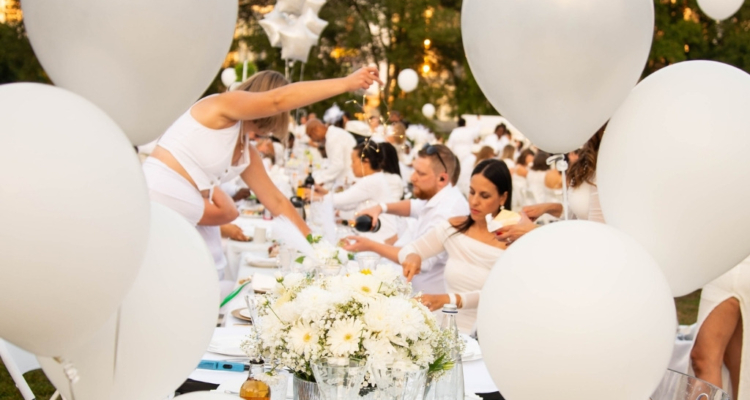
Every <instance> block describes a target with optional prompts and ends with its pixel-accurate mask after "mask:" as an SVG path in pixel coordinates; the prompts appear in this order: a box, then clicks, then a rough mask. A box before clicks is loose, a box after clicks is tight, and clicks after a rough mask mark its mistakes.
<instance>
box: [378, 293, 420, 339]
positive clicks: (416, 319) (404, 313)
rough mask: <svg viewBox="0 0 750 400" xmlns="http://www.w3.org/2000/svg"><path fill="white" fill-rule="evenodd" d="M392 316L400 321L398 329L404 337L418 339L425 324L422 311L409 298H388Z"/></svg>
mask: <svg viewBox="0 0 750 400" xmlns="http://www.w3.org/2000/svg"><path fill="white" fill-rule="evenodd" d="M387 306H388V309H389V310H390V313H391V316H392V317H393V318H395V319H396V320H397V321H399V325H398V331H399V333H400V334H401V337H403V338H404V339H410V340H417V339H418V338H419V334H420V332H421V331H422V330H423V329H424V326H425V317H424V314H422V312H421V311H420V310H419V309H418V308H416V307H412V305H411V303H410V301H409V300H405V299H401V298H397V297H393V298H389V299H388V300H387Z"/></svg>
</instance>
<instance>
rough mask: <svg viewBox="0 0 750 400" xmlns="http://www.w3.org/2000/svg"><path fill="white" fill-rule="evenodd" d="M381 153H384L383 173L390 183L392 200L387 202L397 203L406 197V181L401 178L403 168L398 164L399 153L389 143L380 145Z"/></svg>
mask: <svg viewBox="0 0 750 400" xmlns="http://www.w3.org/2000/svg"><path fill="white" fill-rule="evenodd" d="M379 146H380V151H381V152H382V153H383V173H384V174H385V179H386V180H387V181H388V187H389V189H390V195H391V199H390V200H388V201H387V202H388V203H390V202H396V201H399V200H401V199H402V198H403V197H404V186H405V185H404V179H403V178H402V177H401V166H400V165H399V162H398V151H397V150H396V148H395V147H393V145H392V144H390V143H388V142H382V143H379Z"/></svg>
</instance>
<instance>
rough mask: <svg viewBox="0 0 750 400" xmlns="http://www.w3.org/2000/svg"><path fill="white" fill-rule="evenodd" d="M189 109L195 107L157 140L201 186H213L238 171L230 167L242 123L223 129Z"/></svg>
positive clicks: (199, 188)
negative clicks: (199, 118)
mask: <svg viewBox="0 0 750 400" xmlns="http://www.w3.org/2000/svg"><path fill="white" fill-rule="evenodd" d="M196 104H197V103H196ZM190 110H192V107H191V108H190V109H189V110H187V111H186V112H185V113H184V114H182V116H180V117H179V118H177V120H176V121H175V122H174V123H172V125H171V126H170V127H169V128H167V131H166V132H164V134H163V135H162V136H161V138H160V139H159V143H158V144H159V146H161V147H163V148H164V149H166V150H167V151H169V152H170V153H172V155H173V156H174V158H175V159H177V161H178V162H179V163H180V165H182V167H183V168H185V171H187V173H188V175H190V178H192V179H193V182H195V185H196V186H197V187H198V190H210V189H211V188H212V187H214V186H217V185H219V184H220V183H221V182H222V181H223V180H226V178H227V177H228V175H229V174H230V173H231V172H234V173H235V174H236V169H235V168H230V167H231V166H232V155H233V154H234V147H235V146H236V145H237V138H238V137H239V134H240V127H241V123H240V122H237V123H236V124H235V125H232V126H230V127H229V128H224V129H211V128H207V127H205V126H203V125H202V124H201V123H200V122H198V121H196V120H195V118H193V116H192V115H191V114H190ZM244 153H245V154H244V157H245V158H244V159H242V160H241V161H240V165H241V164H244V163H246V164H245V167H246V166H247V164H249V157H248V152H247V149H246V148H245V152H244ZM233 169H234V171H232V170H233ZM243 169H244V168H243ZM235 176H236V175H235Z"/></svg>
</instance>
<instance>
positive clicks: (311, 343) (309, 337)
mask: <svg viewBox="0 0 750 400" xmlns="http://www.w3.org/2000/svg"><path fill="white" fill-rule="evenodd" d="M319 338H320V335H319V333H318V331H317V329H315V328H314V327H313V326H312V325H310V324H304V323H299V324H295V325H294V326H292V328H291V329H290V330H289V343H290V344H291V347H292V350H294V352H295V353H297V354H310V353H311V352H312V350H313V347H315V346H317V345H318V339H319Z"/></svg>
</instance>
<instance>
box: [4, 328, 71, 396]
mask: <svg viewBox="0 0 750 400" xmlns="http://www.w3.org/2000/svg"><path fill="white" fill-rule="evenodd" d="M0 358H2V359H3V363H4V364H5V368H7V369H8V373H10V377H11V378H13V381H14V382H15V383H16V387H17V388H18V391H20V392H21V396H23V398H24V399H25V400H34V399H36V396H34V393H33V392H32V391H31V388H30V387H29V384H28V383H26V379H24V377H23V374H25V373H27V372H29V371H31V370H34V369H39V368H41V366H40V365H39V362H38V361H37V360H36V357H35V356H34V355H33V354H31V353H29V352H28V351H26V350H23V349H20V348H18V347H16V346H14V345H12V344H10V343H8V342H6V341H5V340H3V339H0ZM59 396H60V394H59V393H58V392H55V394H53V395H52V397H51V398H50V400H55V399H57V398H58V397H59Z"/></svg>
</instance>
